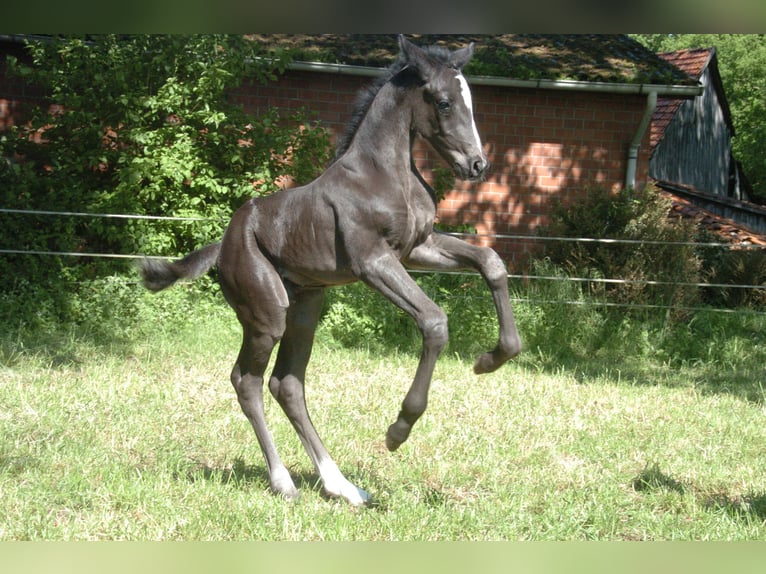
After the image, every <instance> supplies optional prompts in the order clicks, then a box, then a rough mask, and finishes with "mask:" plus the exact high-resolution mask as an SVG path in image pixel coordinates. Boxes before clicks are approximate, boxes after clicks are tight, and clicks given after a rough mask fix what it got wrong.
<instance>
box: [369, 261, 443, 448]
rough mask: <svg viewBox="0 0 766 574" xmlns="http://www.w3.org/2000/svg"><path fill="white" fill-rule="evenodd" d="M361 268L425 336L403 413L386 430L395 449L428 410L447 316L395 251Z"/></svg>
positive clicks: (389, 443)
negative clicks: (413, 320) (404, 265)
mask: <svg viewBox="0 0 766 574" xmlns="http://www.w3.org/2000/svg"><path fill="white" fill-rule="evenodd" d="M361 267H362V269H361V270H360V273H359V276H360V278H361V279H362V280H363V281H364V282H365V283H367V284H368V285H369V286H370V287H372V288H373V289H375V290H377V291H379V292H380V293H381V294H382V295H383V296H385V297H386V298H387V299H388V300H390V301H391V302H392V303H394V304H395V305H396V306H397V307H399V308H400V309H402V310H403V311H405V312H406V313H408V314H409V315H410V316H411V317H412V318H413V319H415V322H416V323H417V325H418V329H420V333H421V335H422V337H423V347H422V350H421V353H420V361H419V362H418V368H417V370H416V371H415V378H414V379H413V381H412V385H411V386H410V390H409V391H407V395H406V396H405V397H404V401H403V402H402V408H401V410H400V411H399V416H398V417H397V419H396V421H395V422H394V424H392V425H391V426H390V427H389V428H388V432H387V433H386V446H387V447H388V449H389V450H391V451H394V450H396V449H397V448H399V446H400V445H401V444H402V443H403V442H404V441H406V440H407V437H409V434H410V431H411V430H412V426H413V425H414V424H415V422H416V421H417V420H418V419H419V418H420V416H421V415H422V414H423V413H424V412H425V410H426V405H427V404H428V390H429V387H430V385H431V377H432V376H433V372H434V367H435V365H436V359H437V358H438V357H439V353H441V351H442V349H444V347H445V345H446V344H447V340H448V337H449V335H448V330H447V315H446V314H445V313H444V311H443V310H442V309H441V308H439V306H438V305H437V304H436V303H434V302H433V301H431V300H430V299H429V298H428V296H427V295H426V294H425V293H423V291H422V290H421V289H420V287H419V286H418V284H417V283H415V281H414V280H413V279H412V277H410V276H409V274H408V273H407V270H406V269H405V268H404V267H403V266H402V264H401V262H400V261H399V260H398V259H397V258H396V257H395V256H394V254H393V253H390V252H385V253H380V254H376V255H375V256H371V257H368V258H367V260H366V261H364V263H363V264H362V265H361Z"/></svg>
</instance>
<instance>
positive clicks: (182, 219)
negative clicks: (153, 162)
mask: <svg viewBox="0 0 766 574" xmlns="http://www.w3.org/2000/svg"><path fill="white" fill-rule="evenodd" d="M0 213H6V214H13V215H42V216H59V217H92V218H106V219H138V220H149V221H176V222H204V221H217V222H220V221H223V220H222V219H221V218H210V217H187V216H164V215H140V214H120V213H89V212H78V211H48V210H27V209H11V208H0ZM445 235H451V236H454V237H459V238H463V239H478V238H492V239H510V240H516V241H530V242H536V241H542V242H545V241H557V242H576V243H602V244H615V245H616V244H623V245H677V246H692V247H712V248H725V249H731V248H734V247H736V248H737V249H742V248H752V249H763V248H764V247H763V246H761V245H757V244H753V243H749V242H741V243H710V242H707V243H697V242H691V241H659V240H643V239H610V238H593V237H551V236H541V235H517V234H488V233H484V234H482V233H461V232H448V233H445ZM0 255H38V256H59V257H93V258H106V259H132V260H141V259H171V260H172V259H176V258H177V257H176V256H163V255H146V254H121V253H93V252H80V251H46V250H36V249H8V248H0ZM410 272H411V273H413V274H418V273H423V274H440V275H475V276H480V275H479V274H478V273H476V272H473V271H420V270H410ZM507 277H508V279H511V280H519V281H522V282H526V281H530V280H534V281H561V282H572V283H600V284H609V285H649V286H675V287H697V288H719V289H752V290H762V289H766V285H746V284H728V283H687V282H673V281H653V280H642V279H616V278H595V277H563V276H548V275H531V274H512V273H509V274H508V275H507ZM456 296H458V297H459V296H460V295H456ZM511 300H512V301H514V302H524V303H536V304H562V305H592V306H601V307H624V308H638V309H661V310H669V309H677V310H681V311H715V312H721V313H745V314H756V315H766V311H755V310H750V309H726V308H713V307H680V306H676V305H653V304H640V303H615V302H606V301H576V300H566V301H564V300H543V299H531V298H525V297H511Z"/></svg>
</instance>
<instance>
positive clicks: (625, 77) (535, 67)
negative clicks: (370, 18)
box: [249, 34, 695, 85]
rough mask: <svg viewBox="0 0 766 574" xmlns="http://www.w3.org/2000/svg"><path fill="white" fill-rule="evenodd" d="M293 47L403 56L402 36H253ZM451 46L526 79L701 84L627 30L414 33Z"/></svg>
mask: <svg viewBox="0 0 766 574" xmlns="http://www.w3.org/2000/svg"><path fill="white" fill-rule="evenodd" d="M249 37H250V38H252V39H254V40H256V41H259V42H264V43H268V44H270V45H272V46H273V47H280V48H286V49H289V50H290V51H291V52H292V53H293V57H294V58H295V59H296V60H302V61H311V62H324V63H331V64H347V65H354V66H372V67H386V66H388V65H389V64H390V63H391V62H392V61H393V60H394V59H395V58H396V57H397V55H398V53H399V46H398V42H397V35H396V34H322V35H305V34H298V35H291V34H253V35H250V36H249ZM408 38H410V39H411V40H413V41H414V42H416V43H418V44H421V45H425V44H441V45H443V46H446V47H448V48H450V49H454V48H457V47H461V46H464V45H465V44H467V43H468V42H474V43H475V56H474V59H473V60H472V61H471V63H470V64H469V65H468V66H467V67H466V69H465V72H466V73H467V74H470V75H479V76H497V77H503V78H514V79H521V80H538V79H544V80H579V81H598V82H614V83H622V84H641V83H646V84H668V85H695V81H694V80H692V79H691V78H690V77H689V76H688V75H687V74H685V73H683V72H682V71H681V70H679V69H678V68H677V67H675V66H674V65H672V64H671V63H669V62H666V61H665V60H663V59H662V58H660V57H659V56H657V55H656V54H655V53H654V52H652V51H651V50H649V49H648V48H646V47H644V46H643V45H642V44H640V43H639V42H637V41H635V40H633V39H632V38H630V37H629V36H627V35H624V34H494V35H492V34H423V35H420V34H411V35H408Z"/></svg>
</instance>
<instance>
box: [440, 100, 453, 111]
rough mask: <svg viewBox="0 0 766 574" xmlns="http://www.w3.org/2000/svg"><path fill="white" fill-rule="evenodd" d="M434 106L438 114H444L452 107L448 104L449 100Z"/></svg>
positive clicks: (441, 101)
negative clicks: (437, 109)
mask: <svg viewBox="0 0 766 574" xmlns="http://www.w3.org/2000/svg"><path fill="white" fill-rule="evenodd" d="M436 105H437V107H438V108H439V113H441V114H446V113H447V112H449V110H450V108H451V107H452V104H450V102H449V100H440V101H439V103H438V104H436Z"/></svg>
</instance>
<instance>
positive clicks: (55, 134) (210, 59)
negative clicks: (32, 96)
mask: <svg viewBox="0 0 766 574" xmlns="http://www.w3.org/2000/svg"><path fill="white" fill-rule="evenodd" d="M28 49H29V52H30V54H31V64H24V63H22V62H20V61H15V60H13V61H11V62H10V64H11V69H12V70H13V71H14V72H15V73H16V74H19V75H21V76H23V77H24V79H25V81H26V82H28V83H30V84H35V85H39V86H41V87H42V88H43V90H44V91H45V93H46V94H48V95H49V100H48V102H49V103H48V104H46V105H44V106H40V107H38V108H37V109H34V110H33V111H32V113H31V115H30V118H29V123H28V124H25V125H23V126H16V127H14V128H13V129H11V130H9V131H7V132H6V133H5V134H4V135H3V138H2V152H3V153H2V155H3V156H4V157H6V158H14V161H8V162H0V204H2V205H3V206H6V207H13V208H18V209H32V210H48V211H77V212H89V213H119V214H147V215H169V216H180V217H198V218H204V221H195V222H192V223H189V222H169V221H167V222H166V221H163V222H157V221H145V220H115V219H104V218H102V219H99V218H72V217H67V218H62V217H45V218H42V217H40V218H35V217H30V216H29V215H0V218H2V221H3V225H2V226H0V237H2V246H3V247H14V248H24V249H46V250H53V251H92V252H117V253H137V252H138V253H142V252H143V253H150V254H161V255H174V254H177V253H184V252H187V251H189V250H191V249H193V248H196V247H198V246H199V245H201V244H204V243H206V242H209V241H211V240H213V239H217V238H219V237H220V235H221V233H222V231H223V229H224V227H225V225H226V223H227V222H228V219H229V216H230V215H231V213H232V211H233V210H234V209H236V208H237V207H239V206H240V205H241V204H242V203H243V202H244V201H245V200H246V199H247V198H249V197H251V196H253V195H258V194H265V193H271V192H272V191H274V190H275V189H277V187H278V184H277V181H278V177H279V176H284V175H287V176H291V177H293V178H294V179H295V180H296V181H298V182H305V181H308V180H309V179H311V178H313V177H314V176H315V175H316V174H317V173H318V170H319V169H320V168H321V166H322V165H324V163H325V162H326V160H327V157H328V154H329V145H328V144H329V140H328V137H327V134H326V133H325V132H324V130H322V129H319V128H318V126H316V125H314V124H312V123H311V122H309V121H307V120H306V118H305V117H304V115H303V114H301V115H300V116H295V117H291V118H280V117H279V115H278V113H277V111H276V110H273V109H272V110H270V111H269V112H267V113H266V114H264V115H263V116H262V117H257V118H256V117H249V116H247V115H246V114H245V113H244V112H243V110H242V108H241V106H238V105H236V104H235V103H234V102H232V101H230V96H229V94H230V93H231V91H232V88H235V87H237V86H239V85H241V84H242V82H246V81H254V82H268V81H270V80H273V79H274V78H275V77H276V74H278V73H280V72H281V71H283V70H284V67H285V65H286V63H287V61H288V57H287V55H286V54H284V53H278V52H274V51H272V50H270V49H269V47H268V46H264V45H261V44H258V43H256V42H253V41H250V40H248V39H247V38H246V37H243V36H241V35H193V36H181V35H135V36H118V35H104V36H88V37H77V38H75V37H62V38H54V39H52V40H51V41H49V42H31V43H29V44H28ZM299 125H300V126H301V129H298V126H299ZM50 261H51V260H50V259H48V260H46V261H45V262H44V263H43V262H41V261H37V260H34V259H32V258H28V257H16V258H11V257H5V258H2V259H0V265H1V266H3V267H4V268H3V269H0V277H4V278H6V280H11V279H10V278H13V279H12V280H13V281H17V280H18V278H19V277H20V276H21V277H24V276H27V277H29V278H30V280H34V281H36V282H40V281H44V280H46V277H49V276H50V275H51V273H52V274H60V273H61V271H62V269H66V270H67V273H69V274H70V275H74V277H76V278H82V277H87V276H89V274H90V276H93V275H94V274H97V273H103V271H104V269H103V267H104V266H107V267H109V266H112V267H113V266H114V263H102V262H93V261H92V260H87V259H86V260H72V259H71V258H69V259H67V260H61V261H58V260H57V262H56V264H55V265H51V264H50ZM0 281H3V279H0Z"/></svg>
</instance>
